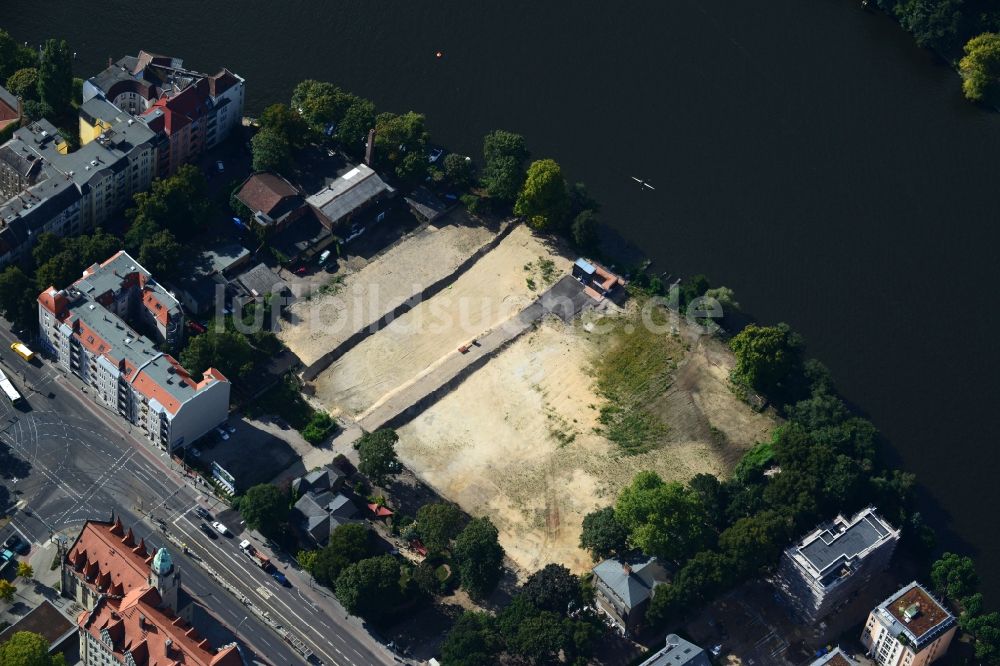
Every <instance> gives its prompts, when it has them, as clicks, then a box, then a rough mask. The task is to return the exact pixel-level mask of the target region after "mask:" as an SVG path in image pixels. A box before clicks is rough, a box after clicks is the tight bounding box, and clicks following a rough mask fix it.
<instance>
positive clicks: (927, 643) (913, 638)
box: [861, 581, 958, 666]
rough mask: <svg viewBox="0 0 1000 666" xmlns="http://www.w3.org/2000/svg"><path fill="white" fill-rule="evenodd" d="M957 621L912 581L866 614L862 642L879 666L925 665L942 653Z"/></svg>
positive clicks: (956, 625) (948, 642) (949, 641)
mask: <svg viewBox="0 0 1000 666" xmlns="http://www.w3.org/2000/svg"><path fill="white" fill-rule="evenodd" d="M957 627H958V622H957V621H956V620H955V616H954V615H952V614H951V613H950V612H949V611H948V609H947V608H946V607H945V606H944V604H942V603H941V602H939V601H938V600H937V599H935V598H934V597H933V596H932V595H931V594H930V592H928V591H927V590H926V589H925V588H924V587H923V586H922V585H921V584H920V583H918V582H916V581H913V582H912V583H910V584H909V585H906V586H904V587H903V588H902V589H900V590H899V591H897V592H896V593H895V594H893V595H892V596H891V597H889V598H888V599H886V600H885V601H883V602H882V603H881V604H879V605H878V606H877V607H875V608H874V609H873V610H872V612H871V613H870V614H869V615H868V621H867V622H866V623H865V628H864V630H863V631H862V632H861V642H862V643H864V645H865V647H866V648H868V650H869V655H870V656H871V657H872V658H873V659H874V660H875V663H876V664H879V666H903V665H905V666H926V665H927V664H930V663H931V662H934V661H936V660H938V659H939V658H941V657H942V656H944V654H945V652H947V651H948V646H949V645H951V640H952V638H954V636H955V632H956V630H957Z"/></svg>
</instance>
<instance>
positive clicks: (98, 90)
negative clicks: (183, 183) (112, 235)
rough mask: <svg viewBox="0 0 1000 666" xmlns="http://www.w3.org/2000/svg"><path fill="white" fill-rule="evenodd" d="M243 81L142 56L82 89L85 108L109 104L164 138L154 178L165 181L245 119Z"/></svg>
mask: <svg viewBox="0 0 1000 666" xmlns="http://www.w3.org/2000/svg"><path fill="white" fill-rule="evenodd" d="M245 93H246V91H245V81H244V79H243V78H242V77H240V76H238V75H236V74H234V73H233V72H231V71H229V70H228V69H226V68H222V69H221V70H219V71H218V72H217V73H216V74H212V75H209V74H204V73H201V72H196V71H194V70H191V69H188V68H186V67H184V61H183V60H181V59H180V58H174V57H170V56H162V55H156V54H153V53H147V52H146V51H140V52H139V55H138V56H125V57H124V58H122V59H120V60H119V61H118V62H116V63H114V64H113V65H110V66H109V67H108V68H107V69H105V70H104V71H103V72H101V73H100V74H98V75H97V76H94V77H92V78H90V79H89V80H87V81H86V82H85V83H84V85H83V99H84V103H86V102H87V101H89V100H91V99H95V98H100V99H104V100H107V101H108V102H110V103H111V104H113V105H114V106H116V107H117V108H119V109H121V110H122V111H124V112H126V113H128V114H131V115H134V116H136V117H137V118H139V119H140V120H141V121H142V122H143V123H145V124H146V125H147V126H148V127H149V128H150V129H152V130H153V131H154V132H156V133H157V134H160V135H161V136H163V137H165V141H164V143H163V144H161V148H160V150H159V155H158V157H159V160H158V163H157V169H158V174H159V175H160V176H167V175H170V174H172V173H173V172H174V171H176V170H177V168H178V167H179V166H180V165H182V164H184V163H186V162H189V161H191V160H194V159H197V158H198V157H199V156H200V155H201V154H202V153H203V152H204V151H206V150H210V149H212V148H214V147H215V146H217V145H218V144H219V143H221V142H222V141H223V140H225V139H226V138H227V137H228V136H229V135H230V134H231V133H232V131H233V129H234V128H236V127H238V126H239V125H240V122H241V120H242V118H243V103H244V96H245Z"/></svg>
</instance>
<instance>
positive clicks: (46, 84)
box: [38, 39, 73, 116]
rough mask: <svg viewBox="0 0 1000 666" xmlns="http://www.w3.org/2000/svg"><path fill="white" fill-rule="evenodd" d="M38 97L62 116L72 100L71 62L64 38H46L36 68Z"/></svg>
mask: <svg viewBox="0 0 1000 666" xmlns="http://www.w3.org/2000/svg"><path fill="white" fill-rule="evenodd" d="M38 99H39V100H40V101H41V102H42V104H47V105H48V106H49V107H50V108H51V109H52V110H53V111H54V112H55V113H56V115H59V116H62V115H64V114H66V113H67V112H68V111H69V110H70V108H71V102H72V101H73V63H72V56H71V52H70V50H69V45H68V44H66V40H55V39H49V40H46V42H45V46H44V47H43V48H42V56H41V64H40V65H39V68H38Z"/></svg>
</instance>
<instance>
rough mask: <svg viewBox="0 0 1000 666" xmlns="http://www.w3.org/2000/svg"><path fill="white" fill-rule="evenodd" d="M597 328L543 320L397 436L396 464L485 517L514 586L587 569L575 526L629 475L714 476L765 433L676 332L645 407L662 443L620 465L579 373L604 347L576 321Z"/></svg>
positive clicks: (708, 341) (705, 351) (695, 347)
mask: <svg viewBox="0 0 1000 666" xmlns="http://www.w3.org/2000/svg"><path fill="white" fill-rule="evenodd" d="M609 316H624V315H609ZM599 317H601V315H600V314H598V313H596V312H593V311H589V312H587V313H585V314H584V315H583V317H582V319H581V320H577V321H575V322H573V323H572V324H569V325H567V324H564V323H563V322H561V321H559V320H557V319H555V318H549V319H547V320H546V321H545V322H544V323H542V324H541V325H540V326H539V327H538V328H537V329H536V330H535V331H533V332H530V333H528V334H526V335H524V336H522V337H521V338H519V339H518V340H517V341H515V342H514V343H513V344H512V345H511V346H510V347H508V348H507V349H505V350H504V351H502V352H501V353H500V354H499V355H498V356H497V357H496V358H494V359H492V360H491V361H490V363H489V364H487V365H486V366H485V367H484V368H482V369H480V370H479V371H478V372H476V373H475V374H473V375H472V376H471V377H469V378H468V379H466V380H465V381H464V382H463V383H462V384H461V385H459V386H458V387H457V388H456V389H455V390H454V391H452V392H451V393H450V394H449V395H447V396H445V397H444V398H442V399H441V400H440V401H439V402H438V403H436V404H435V405H433V406H431V407H430V408H429V409H428V410H426V411H425V412H424V413H422V414H421V415H419V416H418V417H416V418H415V419H414V420H413V421H411V422H410V423H409V424H407V425H405V426H403V427H402V428H401V429H400V431H399V433H400V441H399V444H398V451H399V454H400V458H401V459H402V461H403V462H404V464H406V466H407V467H408V468H410V469H411V470H413V472H414V473H415V474H417V476H419V477H420V478H421V479H422V480H424V481H425V482H426V483H428V484H429V485H431V486H432V487H433V488H435V489H436V490H437V491H438V492H439V493H440V494H441V495H442V496H444V497H446V498H448V499H450V500H453V501H455V502H457V503H458V504H459V505H460V506H461V507H462V508H463V509H464V510H466V511H467V512H469V513H470V514H472V515H476V516H481V515H486V516H489V517H490V518H491V519H492V520H493V521H494V523H495V524H496V525H497V528H498V529H499V530H500V540H501V543H502V544H503V547H504V548H505V549H506V551H507V554H508V555H509V556H510V558H511V559H512V560H513V561H514V562H515V563H516V564H517V565H518V567H519V568H520V570H521V571H520V573H521V574H522V575H524V574H527V573H530V572H531V571H534V570H536V569H538V568H540V567H542V566H544V565H545V564H547V563H549V562H558V563H562V564H564V565H566V566H567V567H569V568H570V569H572V570H573V571H575V572H582V571H585V570H586V569H588V568H589V567H590V566H592V564H593V563H592V562H591V559H590V556H589V554H588V553H586V552H585V551H583V550H581V549H580V548H579V545H578V543H579V537H580V526H581V523H582V520H583V517H584V516H585V515H586V514H587V513H589V512H590V511H593V510H594V509H596V508H599V507H601V506H606V505H608V504H611V503H613V501H614V498H615V496H616V495H617V492H618V490H619V489H620V488H621V487H622V486H623V485H625V484H627V483H628V482H629V481H630V480H631V479H632V477H633V476H634V475H635V474H636V473H637V472H639V471H642V470H647V469H652V470H655V471H657V472H658V473H659V474H660V475H661V476H662V477H663V478H664V479H667V480H677V481H684V480H686V479H689V478H690V477H692V476H693V475H695V474H698V473H700V472H707V473H710V474H716V475H725V474H726V473H728V472H729V471H730V469H731V467H732V465H733V464H734V463H735V461H736V460H738V459H739V457H740V455H741V454H742V452H743V451H745V450H746V449H748V448H750V447H751V446H752V445H753V444H754V443H756V442H757V441H760V440H763V439H766V438H768V437H769V436H770V432H771V429H772V428H773V426H774V421H773V420H772V418H771V417H769V416H767V415H763V414H758V413H755V412H754V411H753V410H751V409H750V408H749V407H748V406H746V405H745V404H744V403H742V402H740V401H739V400H738V399H737V398H735V397H734V396H733V394H732V392H731V391H730V390H729V387H728V383H727V377H728V374H729V370H730V369H731V367H732V364H733V362H734V359H733V357H732V354H731V353H730V352H729V350H728V349H727V348H726V347H725V345H724V344H723V343H721V342H719V341H718V340H716V339H714V338H711V337H702V336H699V335H697V334H696V333H695V331H694V330H693V329H692V327H689V326H687V325H686V324H681V326H680V327H679V335H665V336H663V344H665V345H674V346H676V348H677V352H678V356H679V358H680V361H679V363H678V364H677V367H676V370H674V372H673V375H672V378H671V384H670V387H669V388H668V389H667V391H666V392H665V393H664V394H663V395H662V396H661V397H660V398H659V399H658V400H657V401H655V403H654V404H653V405H651V409H652V410H653V411H654V413H656V414H657V416H658V417H659V418H660V420H661V421H662V422H663V424H664V425H665V426H666V427H665V433H666V434H665V435H664V436H663V438H662V441H660V442H659V444H658V446H657V447H656V448H655V449H654V450H652V451H649V452H647V453H642V454H638V455H623V454H622V453H621V452H620V450H619V448H618V446H617V445H616V444H614V443H612V442H610V441H608V440H607V439H606V438H605V437H604V436H603V435H602V434H600V427H599V426H600V424H599V422H598V420H597V417H598V413H599V410H598V407H599V405H600V404H601V402H602V399H601V398H600V397H599V396H598V395H597V394H596V392H595V388H594V383H595V382H594V377H593V374H592V371H591V368H592V367H593V364H594V362H595V360H596V359H598V358H599V356H600V355H601V354H602V350H603V349H604V348H605V346H606V345H609V344H614V340H613V339H609V336H607V335H601V334H600V333H588V332H587V330H586V329H587V328H590V327H585V324H586V322H587V321H591V322H592V323H594V322H595V321H596V323H597V324H598V330H599V329H600V323H601V320H600V319H599Z"/></svg>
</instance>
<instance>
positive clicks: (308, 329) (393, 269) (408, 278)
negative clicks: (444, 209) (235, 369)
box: [279, 217, 494, 365]
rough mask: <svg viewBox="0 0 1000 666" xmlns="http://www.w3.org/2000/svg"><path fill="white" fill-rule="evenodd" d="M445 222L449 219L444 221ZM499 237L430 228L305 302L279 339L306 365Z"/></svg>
mask: <svg viewBox="0 0 1000 666" xmlns="http://www.w3.org/2000/svg"><path fill="white" fill-rule="evenodd" d="M445 219H450V217H449V218H445ZM493 236H494V234H493V232H491V231H490V230H489V229H487V228H485V227H482V226H478V225H464V224H445V225H442V226H434V225H428V226H426V227H423V228H421V229H420V230H419V231H416V232H414V233H413V234H412V235H411V236H409V237H406V238H404V239H402V240H401V241H400V242H398V243H396V244H395V245H393V246H392V247H391V248H389V250H387V251H386V252H384V253H383V254H381V255H378V256H376V257H375V258H374V259H372V261H370V262H368V263H367V264H366V265H365V266H364V267H362V268H361V269H359V270H357V271H355V272H353V273H350V274H349V275H347V276H345V277H344V279H343V281H342V282H341V283H340V284H339V285H337V287H335V288H332V289H328V290H326V292H325V293H317V294H314V295H313V297H312V298H310V299H308V300H307V299H300V300H299V301H297V302H296V303H294V304H293V305H292V306H291V307H290V308H289V309H288V311H289V314H290V317H291V319H292V323H287V322H282V324H281V331H280V333H279V337H280V338H281V341H282V342H284V343H285V344H286V345H287V346H288V348H289V349H291V350H292V351H293V352H295V354H296V355H297V356H298V357H299V358H300V359H301V360H302V362H303V363H304V364H305V365H309V364H310V363H312V362H314V361H315V360H316V359H318V358H319V357H320V356H322V355H323V354H325V353H326V352H328V351H330V350H331V349H333V348H334V347H336V346H337V345H338V344H340V343H341V342H343V341H344V340H346V339H347V338H348V337H349V336H350V335H351V334H352V333H354V332H355V331H356V330H357V329H359V328H361V327H363V326H366V325H368V324H369V323H370V322H372V321H373V320H376V319H378V318H379V317H381V316H382V315H383V314H385V313H386V312H388V311H390V310H392V309H393V308H394V307H396V306H397V305H399V304H400V303H402V302H403V301H405V300H406V299H408V298H410V297H411V296H413V295H414V294H416V293H418V292H419V291H420V290H421V289H423V288H424V287H426V286H427V285H429V284H431V283H432V282H434V281H436V280H438V279H440V278H442V277H444V276H446V275H448V274H449V273H451V272H452V271H454V270H455V268H456V267H457V266H458V265H459V264H461V263H462V262H463V261H465V260H466V259H467V258H468V257H469V256H471V255H472V254H473V253H474V252H475V251H476V250H478V249H479V248H480V247H482V246H483V245H485V244H486V243H487V242H488V241H489V240H490V239H491V238H493Z"/></svg>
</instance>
